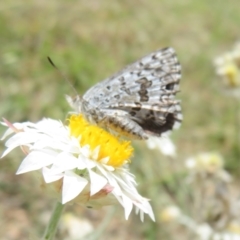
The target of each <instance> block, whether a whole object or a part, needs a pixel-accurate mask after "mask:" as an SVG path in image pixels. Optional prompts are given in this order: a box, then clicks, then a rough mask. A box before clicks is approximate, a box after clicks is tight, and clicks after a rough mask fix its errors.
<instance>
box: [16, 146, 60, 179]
mask: <svg viewBox="0 0 240 240" xmlns="http://www.w3.org/2000/svg"><path fill="white" fill-rule="evenodd" d="M56 156H57V153H56V152H55V151H51V150H47V149H46V150H42V151H33V152H30V153H29V154H28V155H27V157H26V158H25V159H24V160H23V161H22V163H21V165H20V166H19V168H18V170H17V173H16V174H21V173H25V172H29V171H33V170H38V169H40V168H42V167H45V166H48V165H50V164H52V163H53V162H54V160H55V159H56Z"/></svg>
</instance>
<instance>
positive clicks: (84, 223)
mask: <svg viewBox="0 0 240 240" xmlns="http://www.w3.org/2000/svg"><path fill="white" fill-rule="evenodd" d="M60 224H61V227H60V231H61V232H64V231H66V232H67V236H68V237H67V238H66V237H65V238H64V239H65V240H72V239H82V238H84V237H85V236H86V235H88V234H90V233H91V232H93V231H94V227H93V225H92V224H91V223H90V221H88V220H87V219H82V218H80V217H79V216H75V215H73V214H71V213H66V214H63V216H62V218H61V222H60Z"/></svg>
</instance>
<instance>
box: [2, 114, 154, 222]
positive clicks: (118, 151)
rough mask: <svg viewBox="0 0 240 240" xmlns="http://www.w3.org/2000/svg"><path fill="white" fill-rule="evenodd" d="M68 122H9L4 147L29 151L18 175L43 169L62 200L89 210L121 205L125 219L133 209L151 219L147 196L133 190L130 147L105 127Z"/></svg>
mask: <svg viewBox="0 0 240 240" xmlns="http://www.w3.org/2000/svg"><path fill="white" fill-rule="evenodd" d="M68 121H69V124H68V125H67V126H66V125H63V123H61V122H60V121H56V120H52V119H43V120H42V121H39V122H37V123H31V122H24V123H14V124H11V123H9V122H8V121H6V120H5V122H4V123H2V124H3V125H5V126H7V127H8V129H7V131H6V132H5V134H4V136H3V137H2V140H4V139H5V138H6V137H8V136H9V135H11V134H13V133H15V134H14V135H13V136H11V137H10V138H9V139H8V140H7V141H6V143H5V145H6V147H7V149H6V150H5V152H4V153H3V155H2V157H4V156H6V155H7V154H8V153H9V152H10V151H12V150H13V149H14V148H16V147H19V146H20V147H21V148H22V150H23V152H24V153H25V154H26V155H27V156H26V157H25V158H24V160H23V161H22V163H21V164H20V166H19V169H18V170H17V174H22V173H26V172H30V171H34V170H41V171H42V176H43V178H44V180H45V183H46V184H47V185H49V184H50V183H51V185H52V186H54V187H55V189H56V191H57V192H59V193H61V202H62V204H65V203H67V202H77V203H80V204H82V205H84V206H87V207H90V208H99V207H102V206H105V205H112V204H116V203H120V204H121V205H122V207H123V208H124V210H125V218H126V219H128V217H129V214H130V213H131V211H132V209H133V207H135V209H136V212H137V213H138V212H140V217H141V220H142V221H143V219H144V213H145V214H148V215H149V216H150V217H151V219H152V220H154V214H153V212H152V208H151V205H150V204H149V200H148V199H146V198H143V197H142V196H141V195H140V194H139V193H138V192H137V189H136V182H135V179H134V175H132V174H131V173H130V172H129V170H128V163H129V161H130V160H129V159H130V157H131V155H132V154H133V148H132V147H131V145H130V142H128V141H120V140H119V139H118V138H116V137H114V136H112V135H111V134H109V133H108V132H106V131H104V130H103V129H101V128H99V127H97V126H92V125H89V124H88V123H87V122H86V121H85V120H84V119H83V117H82V116H81V115H79V116H77V115H72V116H71V117H70V118H69V120H68Z"/></svg>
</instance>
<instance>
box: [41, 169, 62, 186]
mask: <svg viewBox="0 0 240 240" xmlns="http://www.w3.org/2000/svg"><path fill="white" fill-rule="evenodd" d="M42 175H43V178H44V181H45V182H46V183H51V182H55V181H57V180H59V179H61V178H62V177H63V176H64V174H63V173H59V174H52V172H51V170H50V169H49V168H47V167H43V168H42Z"/></svg>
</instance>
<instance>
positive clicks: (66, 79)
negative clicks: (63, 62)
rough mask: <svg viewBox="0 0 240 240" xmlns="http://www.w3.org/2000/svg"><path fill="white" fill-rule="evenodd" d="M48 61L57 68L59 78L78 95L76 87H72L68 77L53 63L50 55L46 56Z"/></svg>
mask: <svg viewBox="0 0 240 240" xmlns="http://www.w3.org/2000/svg"><path fill="white" fill-rule="evenodd" d="M47 59H48V61H49V63H50V64H51V65H52V66H53V67H54V68H55V69H56V70H57V72H58V74H59V75H60V77H61V78H63V79H64V80H65V81H66V82H67V83H68V84H69V85H70V86H71V88H72V89H73V91H74V92H75V95H78V93H77V91H76V89H75V88H74V86H73V84H72V83H71V82H70V81H69V79H68V78H67V77H66V75H65V74H63V73H62V72H61V71H60V70H59V68H58V67H57V66H56V65H55V63H54V62H53V61H52V59H51V58H50V57H47Z"/></svg>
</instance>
